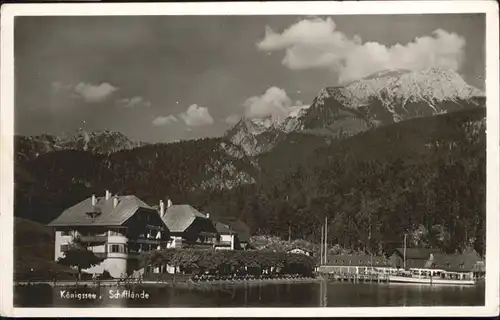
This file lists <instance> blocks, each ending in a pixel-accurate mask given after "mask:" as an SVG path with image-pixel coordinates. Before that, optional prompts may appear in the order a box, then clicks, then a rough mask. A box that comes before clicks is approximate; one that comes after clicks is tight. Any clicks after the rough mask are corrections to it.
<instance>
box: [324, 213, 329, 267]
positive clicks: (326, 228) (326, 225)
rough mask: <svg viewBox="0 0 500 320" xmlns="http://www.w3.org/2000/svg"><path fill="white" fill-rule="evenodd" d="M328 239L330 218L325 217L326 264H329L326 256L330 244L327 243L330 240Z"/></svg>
mask: <svg viewBox="0 0 500 320" xmlns="http://www.w3.org/2000/svg"><path fill="white" fill-rule="evenodd" d="M327 239H328V218H327V217H325V251H324V252H325V261H324V262H325V264H326V263H327V262H328V261H327V256H326V253H327V251H328V242H327V241H328V240H327Z"/></svg>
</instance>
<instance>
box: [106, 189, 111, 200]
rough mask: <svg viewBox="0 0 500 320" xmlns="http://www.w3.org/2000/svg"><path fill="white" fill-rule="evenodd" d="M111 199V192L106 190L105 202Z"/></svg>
mask: <svg viewBox="0 0 500 320" xmlns="http://www.w3.org/2000/svg"><path fill="white" fill-rule="evenodd" d="M109 199H111V192H109V190H106V200H109Z"/></svg>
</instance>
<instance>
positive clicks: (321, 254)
mask: <svg viewBox="0 0 500 320" xmlns="http://www.w3.org/2000/svg"><path fill="white" fill-rule="evenodd" d="M324 232H325V230H324V229H323V226H321V241H320V243H319V254H320V256H319V259H320V265H323V236H324V234H323V233H324Z"/></svg>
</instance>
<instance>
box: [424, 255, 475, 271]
mask: <svg viewBox="0 0 500 320" xmlns="http://www.w3.org/2000/svg"><path fill="white" fill-rule="evenodd" d="M478 261H481V257H480V256H479V255H478V254H477V253H475V252H469V253H454V254H442V253H440V254H433V255H432V257H431V259H429V261H428V263H427V264H426V267H429V268H435V269H443V270H446V271H462V272H470V271H473V270H474V267H475V265H476V263H477V262H478Z"/></svg>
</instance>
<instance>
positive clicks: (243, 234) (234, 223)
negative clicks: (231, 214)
mask: <svg viewBox="0 0 500 320" xmlns="http://www.w3.org/2000/svg"><path fill="white" fill-rule="evenodd" d="M217 221H220V222H222V223H223V224H225V225H227V226H229V228H230V229H231V230H233V231H235V232H236V233H237V234H238V240H239V241H240V242H248V241H249V240H250V228H249V227H248V226H247V225H246V224H245V223H244V222H243V221H241V220H238V219H234V218H227V217H221V218H218V219H217Z"/></svg>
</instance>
